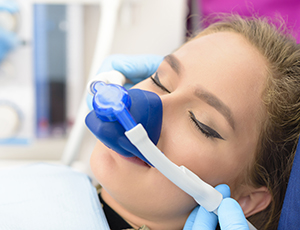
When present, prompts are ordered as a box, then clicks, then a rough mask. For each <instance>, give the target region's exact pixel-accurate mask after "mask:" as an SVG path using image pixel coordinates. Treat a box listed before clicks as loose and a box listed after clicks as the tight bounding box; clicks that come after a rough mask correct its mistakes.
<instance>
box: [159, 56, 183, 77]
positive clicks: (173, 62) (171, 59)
mask: <svg viewBox="0 0 300 230" xmlns="http://www.w3.org/2000/svg"><path fill="white" fill-rule="evenodd" d="M164 60H165V61H166V62H167V63H169V65H170V66H171V68H172V69H173V70H174V72H175V73H177V74H178V75H180V74H181V69H182V68H183V67H182V65H181V63H180V61H179V60H178V59H177V58H176V57H175V56H174V55H173V54H169V55H167V56H165V58H164Z"/></svg>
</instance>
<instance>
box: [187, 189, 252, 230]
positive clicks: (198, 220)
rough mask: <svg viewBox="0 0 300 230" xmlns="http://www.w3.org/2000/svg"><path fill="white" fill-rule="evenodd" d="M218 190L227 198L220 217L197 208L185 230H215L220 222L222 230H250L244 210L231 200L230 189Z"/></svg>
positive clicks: (223, 203)
mask: <svg viewBox="0 0 300 230" xmlns="http://www.w3.org/2000/svg"><path fill="white" fill-rule="evenodd" d="M216 189H217V190H218V191H219V192H221V193H222V194H223V197H225V199H224V200H223V201H222V202H221V204H220V206H219V208H218V216H217V215H215V214H214V213H210V212H208V211H206V209H204V208H203V207H197V208H195V209H194V210H193V212H192V213H191V214H190V216H189V217H188V219H187V221H186V223H185V226H184V229H183V230H215V229H216V226H217V224H218V221H219V223H220V227H221V230H249V227H248V224H247V221H246V218H245V216H244V213H243V210H242V208H241V207H240V205H239V204H238V202H236V201H235V200H234V199H232V198H229V197H230V189H229V187H228V186H227V185H219V186H217V187H216Z"/></svg>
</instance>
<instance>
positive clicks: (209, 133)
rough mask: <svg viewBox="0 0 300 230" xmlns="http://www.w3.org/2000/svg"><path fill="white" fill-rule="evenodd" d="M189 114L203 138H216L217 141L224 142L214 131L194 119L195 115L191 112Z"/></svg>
mask: <svg viewBox="0 0 300 230" xmlns="http://www.w3.org/2000/svg"><path fill="white" fill-rule="evenodd" d="M189 114H190V119H191V121H192V122H193V123H194V124H195V125H196V127H197V128H198V129H199V130H200V131H201V132H202V133H203V134H204V135H205V137H207V138H217V139H221V140H224V138H223V137H222V136H221V135H220V134H219V133H217V132H216V131H215V130H213V129H212V128H210V127H208V126H207V125H205V124H203V123H201V122H199V121H198V120H197V119H196V117H195V115H194V114H193V112H192V111H189Z"/></svg>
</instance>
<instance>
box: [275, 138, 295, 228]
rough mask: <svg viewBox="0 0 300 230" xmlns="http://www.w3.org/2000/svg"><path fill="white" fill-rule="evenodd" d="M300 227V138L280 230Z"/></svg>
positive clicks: (280, 221)
mask: <svg viewBox="0 0 300 230" xmlns="http://www.w3.org/2000/svg"><path fill="white" fill-rule="evenodd" d="M299 226H300V138H299V142H298V146H297V150H296V155H295V159H294V163H293V168H292V171H291V175H290V179H289V183H288V187H287V191H286V194H285V198H284V202H283V207H282V211H281V215H280V220H279V225H278V230H294V229H299Z"/></svg>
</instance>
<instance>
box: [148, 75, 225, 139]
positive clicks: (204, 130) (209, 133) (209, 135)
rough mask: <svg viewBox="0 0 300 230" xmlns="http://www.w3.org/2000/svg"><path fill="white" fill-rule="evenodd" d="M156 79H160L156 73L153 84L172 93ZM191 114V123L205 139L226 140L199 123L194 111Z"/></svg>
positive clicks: (152, 78)
mask: <svg viewBox="0 0 300 230" xmlns="http://www.w3.org/2000/svg"><path fill="white" fill-rule="evenodd" d="M155 78H157V79H158V74H157V73H155V76H154V77H152V76H150V79H151V80H152V82H153V83H154V84H155V85H156V86H158V87H159V88H161V89H162V90H163V91H165V92H168V93H171V92H170V91H169V90H168V89H166V87H164V86H163V85H162V84H161V83H160V82H159V80H157V79H155ZM189 114H190V119H191V121H192V122H193V123H194V125H195V126H196V128H197V129H199V130H200V131H201V132H202V133H203V134H204V135H205V137H207V138H218V139H221V140H224V138H223V137H222V136H221V135H220V134H219V133H217V132H216V131H215V130H213V129H212V128H210V127H209V126H207V125H205V124H203V123H201V122H199V121H198V120H197V118H196V117H195V115H194V113H193V112H192V111H189Z"/></svg>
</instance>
